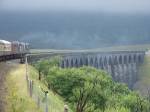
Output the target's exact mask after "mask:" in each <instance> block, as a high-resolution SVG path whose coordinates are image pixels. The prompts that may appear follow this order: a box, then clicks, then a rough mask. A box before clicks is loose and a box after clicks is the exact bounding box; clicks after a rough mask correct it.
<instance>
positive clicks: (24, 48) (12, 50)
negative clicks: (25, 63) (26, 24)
mask: <svg viewBox="0 0 150 112" xmlns="http://www.w3.org/2000/svg"><path fill="white" fill-rule="evenodd" d="M28 52H29V44H28V43H23V42H18V41H13V42H9V41H6V40H0V56H5V55H11V54H25V53H28Z"/></svg>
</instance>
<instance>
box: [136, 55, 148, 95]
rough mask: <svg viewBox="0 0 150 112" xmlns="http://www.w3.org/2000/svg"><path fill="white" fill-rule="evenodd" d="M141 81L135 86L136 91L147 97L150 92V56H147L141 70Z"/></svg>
mask: <svg viewBox="0 0 150 112" xmlns="http://www.w3.org/2000/svg"><path fill="white" fill-rule="evenodd" d="M138 75H139V81H138V82H137V83H136V84H135V90H138V91H139V92H140V93H141V94H142V95H145V96H147V95H148V94H150V93H148V92H149V91H150V56H149V55H146V56H145V60H144V63H143V64H142V65H141V66H140V68H139V74H138Z"/></svg>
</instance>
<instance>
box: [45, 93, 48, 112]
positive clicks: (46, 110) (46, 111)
mask: <svg viewBox="0 0 150 112" xmlns="http://www.w3.org/2000/svg"><path fill="white" fill-rule="evenodd" d="M47 94H48V91H45V100H46V109H45V112H48V102H47Z"/></svg>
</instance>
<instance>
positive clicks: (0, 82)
mask: <svg viewBox="0 0 150 112" xmlns="http://www.w3.org/2000/svg"><path fill="white" fill-rule="evenodd" d="M12 67H13V65H12V64H10V63H0V112H5V105H7V104H6V101H5V98H6V95H7V88H6V86H5V80H6V75H7V73H8V72H9V70H10V69H11V68H12Z"/></svg>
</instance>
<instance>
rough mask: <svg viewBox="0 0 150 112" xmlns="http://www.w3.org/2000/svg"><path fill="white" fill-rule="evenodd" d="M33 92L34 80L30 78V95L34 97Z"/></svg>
mask: <svg viewBox="0 0 150 112" xmlns="http://www.w3.org/2000/svg"><path fill="white" fill-rule="evenodd" d="M32 92H33V81H32V80H30V97H32Z"/></svg>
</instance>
